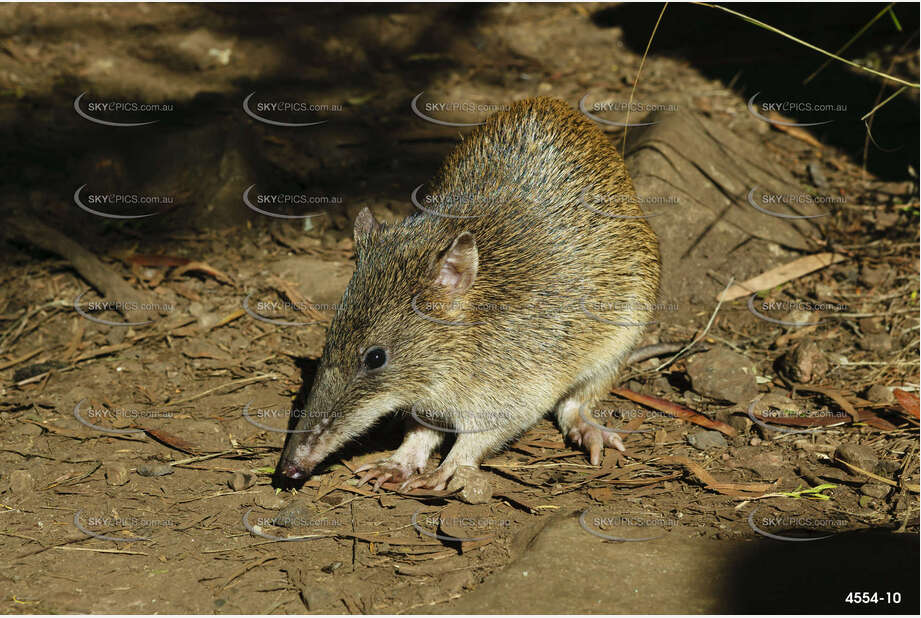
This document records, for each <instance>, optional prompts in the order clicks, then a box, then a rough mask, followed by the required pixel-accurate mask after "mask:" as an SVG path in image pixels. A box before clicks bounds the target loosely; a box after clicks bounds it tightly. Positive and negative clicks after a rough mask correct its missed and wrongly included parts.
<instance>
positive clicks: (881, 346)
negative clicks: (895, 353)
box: [857, 333, 892, 352]
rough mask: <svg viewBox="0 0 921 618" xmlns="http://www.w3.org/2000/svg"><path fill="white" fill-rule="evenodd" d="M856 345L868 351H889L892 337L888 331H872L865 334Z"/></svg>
mask: <svg viewBox="0 0 921 618" xmlns="http://www.w3.org/2000/svg"><path fill="white" fill-rule="evenodd" d="M857 345H858V346H860V347H861V348H862V349H864V350H867V351H869V352H891V351H892V337H891V336H890V335H889V333H874V334H872V335H865V336H864V337H863V338H862V339H860V340H859V341H858V342H857Z"/></svg>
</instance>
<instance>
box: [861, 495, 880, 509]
mask: <svg viewBox="0 0 921 618" xmlns="http://www.w3.org/2000/svg"><path fill="white" fill-rule="evenodd" d="M857 504H859V505H860V508H863V509H872V508H873V507H874V506H876V499H875V498H871V497H870V496H860V499H859V500H858V501H857Z"/></svg>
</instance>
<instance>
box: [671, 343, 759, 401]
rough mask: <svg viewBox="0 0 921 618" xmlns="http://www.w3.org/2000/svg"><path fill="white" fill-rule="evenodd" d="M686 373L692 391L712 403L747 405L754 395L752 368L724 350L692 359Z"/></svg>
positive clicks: (699, 355)
mask: <svg viewBox="0 0 921 618" xmlns="http://www.w3.org/2000/svg"><path fill="white" fill-rule="evenodd" d="M687 373H688V377H690V379H691V384H692V385H693V387H694V390H695V391H696V392H698V393H700V394H701V395H706V396H707V397H711V398H713V399H721V400H724V401H731V402H733V403H746V404H747V403H748V402H750V401H751V400H752V399H754V398H755V396H756V395H757V394H758V383H757V381H756V380H755V376H756V371H755V367H754V365H753V364H752V363H751V361H749V360H748V359H747V358H745V357H744V356H742V355H741V354H738V353H736V352H733V351H732V350H728V349H726V348H714V349H712V350H709V351H707V352H704V353H703V354H696V355H694V356H692V357H691V358H690V360H688V362H687Z"/></svg>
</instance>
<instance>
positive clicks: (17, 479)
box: [10, 470, 35, 496]
mask: <svg viewBox="0 0 921 618" xmlns="http://www.w3.org/2000/svg"><path fill="white" fill-rule="evenodd" d="M34 486H35V481H34V480H32V475H31V474H30V473H29V471H28V470H13V472H12V473H11V474H10V491H11V492H13V495H17V496H25V495H28V494H31V493H32V488H33V487H34Z"/></svg>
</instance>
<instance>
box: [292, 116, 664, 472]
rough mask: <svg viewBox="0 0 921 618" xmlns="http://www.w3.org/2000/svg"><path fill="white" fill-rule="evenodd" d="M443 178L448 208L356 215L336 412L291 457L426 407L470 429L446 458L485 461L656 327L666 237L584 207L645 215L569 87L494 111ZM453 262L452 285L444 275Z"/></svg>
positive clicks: (328, 374)
mask: <svg viewBox="0 0 921 618" xmlns="http://www.w3.org/2000/svg"><path fill="white" fill-rule="evenodd" d="M432 193H434V194H436V195H439V196H442V197H449V198H450V197H456V198H458V199H456V200H454V201H452V202H451V203H450V205H448V206H445V207H444V209H443V212H444V214H446V215H447V214H450V215H452V216H437V215H432V214H416V215H413V216H411V217H409V218H407V219H406V220H404V221H402V222H401V223H399V224H396V225H393V226H382V225H380V224H378V223H377V222H375V221H374V220H373V217H370V215H369V213H363V214H362V215H361V216H360V217H359V221H358V222H357V223H356V254H357V263H356V269H355V273H354V275H353V277H352V280H351V282H350V283H349V286H348V289H347V290H346V292H345V295H344V296H343V299H342V305H343V308H342V309H340V311H339V312H337V314H336V316H335V318H334V320H333V323H332V325H331V327H330V330H329V332H328V334H327V341H326V347H325V349H324V352H323V359H322V361H321V366H320V369H319V372H318V374H317V378H316V382H315V384H314V387H313V390H312V392H311V393H310V397H309V398H308V402H307V407H308V409H309V410H310V411H311V412H314V413H317V412H319V413H321V414H323V415H324V418H323V419H322V420H320V421H319V423H318V424H316V425H315V426H313V428H314V429H316V431H313V432H310V433H299V434H293V435H292V436H291V439H290V440H289V444H288V446H287V447H286V450H285V453H284V455H283V457H282V463H283V464H286V463H288V464H290V463H293V464H295V465H296V466H297V467H299V468H300V469H301V470H303V471H306V472H309V471H310V469H312V467H313V466H315V465H316V464H317V463H318V462H319V461H320V460H322V459H323V458H324V457H326V456H327V455H329V454H331V453H332V452H333V451H335V450H336V449H338V448H339V447H340V446H341V445H342V444H344V443H345V442H346V441H347V440H349V439H351V438H354V437H356V436H358V435H360V434H362V433H364V432H366V431H367V430H368V429H369V428H370V427H371V426H372V425H373V424H374V423H375V421H377V420H378V419H379V418H381V417H382V416H383V415H385V414H386V413H388V412H390V411H392V410H394V409H398V408H399V409H404V410H405V409H409V408H411V407H412V406H414V405H415V406H416V409H417V410H422V412H420V415H421V416H422V417H423V418H429V417H430V418H433V419H434V418H437V419H438V421H437V423H436V424H444V425H450V426H453V427H455V428H458V429H462V428H464V427H468V428H472V429H473V430H474V431H472V432H471V433H461V434H459V437H458V440H457V444H456V445H455V450H457V451H458V452H457V454H456V456H454V455H455V453H454V452H453V451H452V453H451V454H449V456H448V459H449V460H451V459H452V456H454V462H455V463H456V464H457V465H476V464H477V463H479V461H480V459H481V458H482V457H483V456H485V455H486V454H488V453H489V452H494V451H496V450H498V449H501V448H502V446H503V445H504V444H505V443H506V442H507V441H508V440H510V439H512V438H514V437H515V436H516V435H517V434H519V433H521V432H523V431H525V430H527V429H528V428H529V427H531V426H533V425H534V424H535V423H536V422H537V421H538V420H539V419H540V418H541V417H542V416H543V415H544V414H546V413H547V412H548V411H550V410H552V409H554V408H555V407H559V405H560V404H561V403H562V402H564V401H565V400H567V399H573V400H575V401H577V402H580V403H584V404H587V405H592V404H594V403H595V402H597V401H598V399H600V397H601V396H603V394H604V393H605V392H607V390H608V389H609V388H610V387H611V386H612V383H613V380H614V378H615V377H616V373H617V370H618V368H619V366H620V364H621V363H622V362H623V361H624V359H625V358H626V357H627V355H629V353H630V351H631V349H632V348H633V347H634V346H635V345H636V343H637V342H638V340H639V338H640V336H641V334H642V330H643V328H642V326H637V325H632V324H638V325H641V324H643V323H647V322H650V321H652V320H653V319H654V318H653V317H652V314H653V312H652V308H651V306H652V305H654V304H655V302H656V297H657V290H658V281H659V254H658V244H657V241H656V238H655V235H654V234H653V232H652V230H651V229H650V228H649V226H648V225H647V223H646V221H645V220H644V219H643V218H612V217H610V216H604V215H602V214H598V213H596V212H593V211H592V210H591V209H590V208H586V207H585V206H584V200H587V202H588V204H589V205H591V206H592V208H594V209H595V210H600V211H603V212H605V213H608V214H609V215H619V216H626V217H641V215H642V212H641V210H640V209H639V207H638V205H637V203H636V197H635V192H634V189H633V185H632V183H631V181H630V178H629V176H628V174H627V171H626V168H625V166H624V163H623V160H622V159H621V157H620V155H619V154H618V153H617V151H616V150H615V148H614V147H613V146H612V145H611V143H610V142H609V141H608V139H607V138H606V137H605V136H604V134H603V133H602V132H601V131H600V130H599V129H597V128H596V127H595V126H594V125H592V124H591V123H590V122H589V121H588V120H586V119H585V118H584V117H583V116H581V115H580V114H578V113H577V112H575V111H574V110H573V109H571V108H570V107H569V106H568V105H566V104H565V103H563V102H561V101H558V100H554V99H548V98H535V99H528V100H524V101H520V102H518V103H515V104H514V105H512V106H511V108H510V109H509V110H507V111H502V112H498V113H496V114H494V115H492V116H491V117H490V118H489V119H488V120H487V121H486V123H485V124H484V125H483V126H481V127H478V128H477V129H476V130H475V131H473V132H472V134H471V135H470V136H469V137H468V138H467V139H466V140H464V142H463V143H462V144H461V145H460V146H459V147H458V148H457V149H456V150H455V151H454V152H453V153H452V154H451V155H450V156H449V157H448V158H447V160H446V161H445V163H444V165H443V167H442V169H441V171H440V172H439V174H438V175H437V177H436V179H435V181H434V182H433V185H432ZM597 196H601V197H603V198H605V199H608V200H609V202H608V203H606V204H605V203H601V204H597V203H595V202H594V199H593V198H596V197H597ZM461 217H465V218H461ZM465 233H467V234H469V236H470V237H472V238H469V237H465V238H461V236H462V235H464V234H465ZM456 241H458V244H457V245H456V246H455V251H450V249H451V248H452V245H454V244H455V242H456ZM471 246H473V247H474V248H471ZM454 258H457V261H456V263H455V261H452V260H454ZM446 260H447V261H448V264H447V265H445V262H446ZM470 260H473V263H471V262H470ZM471 271H473V274H472V275H471ZM445 273H447V275H445ZM453 275H456V277H454V276H453ZM445 276H447V279H446V280H447V281H449V282H450V281H455V280H456V281H455V284H456V285H455V286H454V287H452V285H451V284H448V285H447V286H446V285H443V284H439V283H437V282H436V281H442V282H443V281H444V280H445V279H439V277H445ZM471 276H472V285H470V286H469V289H464V285H465V280H464V277H468V278H469V277H471ZM414 298H415V299H416V309H417V310H419V311H420V312H422V313H424V314H426V315H428V316H430V318H431V319H426V318H424V317H422V316H420V315H419V312H417V311H416V310H414V308H413V299H414ZM625 305H626V306H625ZM586 309H587V310H588V313H587V312H586ZM590 314H594V315H596V316H599V317H601V318H602V319H594V318H592V317H591V315H590ZM612 322H613V323H614V324H612ZM374 345H380V346H384V347H386V348H387V349H388V351H389V361H388V365H387V366H386V367H384V368H383V369H381V370H379V371H377V372H366V371H365V370H363V369H362V366H361V354H362V352H363V351H364V350H365V349H366V348H368V347H370V346H374ZM433 410H434V411H436V414H434V415H432V414H428V412H429V411H433ZM308 416H310V415H308ZM570 420H571V419H570ZM432 422H436V421H432ZM560 422H561V425H564V426H563V427H562V429H563V430H564V434H566V433H567V432H568V431H569V427H567V426H565V425H566V424H567V423H569V421H567V420H565V418H563V417H560ZM310 423H311V421H309V420H305V421H304V422H303V423H302V424H301V425H300V426H299V428H308V427H309V426H310ZM423 433H424V432H423ZM431 442H434V443H435V444H437V439H435V438H434V437H433V436H429V440H428V441H427V442H426V444H425V447H424V449H428V450H430V447H431V444H429V443H431ZM419 448H420V449H422V448H423V447H419ZM417 450H418V449H417ZM398 452H399V451H398ZM414 455H415V463H414V464H413V467H414V468H418V467H419V466H418V460H419V459H420V458H421V456H420V454H419V453H418V452H416V453H414ZM423 462H424V460H423ZM402 463H404V464H405V463H406V462H405V461H404V462H402ZM449 475H450V474H449Z"/></svg>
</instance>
